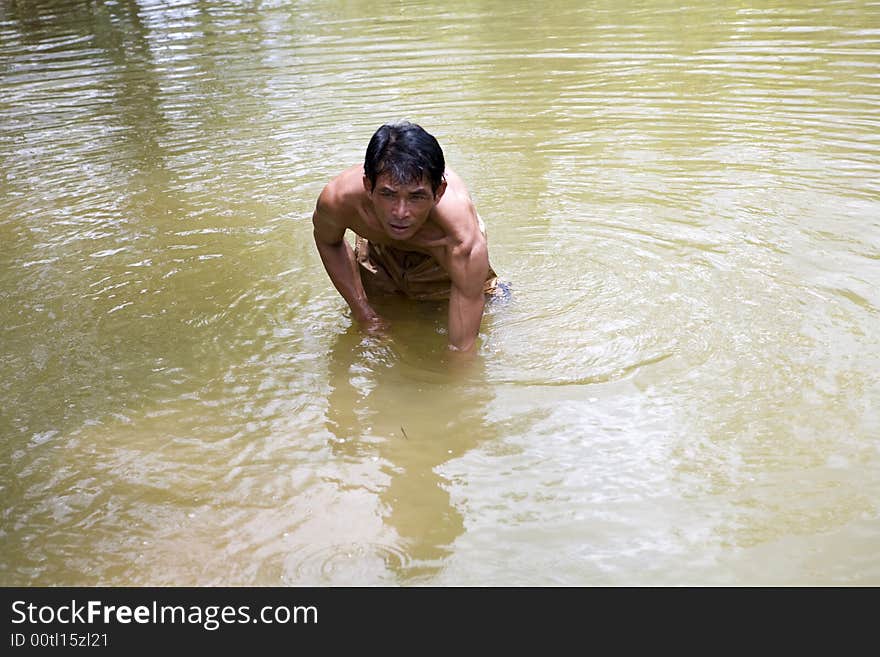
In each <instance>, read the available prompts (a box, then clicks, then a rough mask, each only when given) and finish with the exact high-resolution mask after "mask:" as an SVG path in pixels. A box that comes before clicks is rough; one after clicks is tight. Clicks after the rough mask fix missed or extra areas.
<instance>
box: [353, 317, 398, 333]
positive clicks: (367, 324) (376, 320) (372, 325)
mask: <svg viewBox="0 0 880 657" xmlns="http://www.w3.org/2000/svg"><path fill="white" fill-rule="evenodd" d="M358 324H359V325H360V327H361V328H362V329H363V330H364V331H366V332H367V333H369V334H370V335H387V334H388V331H389V330H390V329H391V324H390V323H389V322H388V320H387V319H385V318H383V317H379V315H373V316H372V317H369V318H367V319H364V320H358Z"/></svg>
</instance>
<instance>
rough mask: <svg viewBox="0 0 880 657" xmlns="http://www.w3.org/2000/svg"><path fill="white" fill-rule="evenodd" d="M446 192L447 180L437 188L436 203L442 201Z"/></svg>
mask: <svg viewBox="0 0 880 657" xmlns="http://www.w3.org/2000/svg"><path fill="white" fill-rule="evenodd" d="M445 191H446V178H444V179H443V180H441V181H440V186H439V187H438V188H437V191H436V192H434V203H438V202H439V201H440V199H441V198H442V197H443V193H444V192H445Z"/></svg>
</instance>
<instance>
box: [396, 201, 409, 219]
mask: <svg viewBox="0 0 880 657" xmlns="http://www.w3.org/2000/svg"><path fill="white" fill-rule="evenodd" d="M408 214H409V204H408V203H407V202H406V199H402V198H401V199H397V202H396V203H395V204H394V216H395V217H401V218H403V217H406V216H407V215H408Z"/></svg>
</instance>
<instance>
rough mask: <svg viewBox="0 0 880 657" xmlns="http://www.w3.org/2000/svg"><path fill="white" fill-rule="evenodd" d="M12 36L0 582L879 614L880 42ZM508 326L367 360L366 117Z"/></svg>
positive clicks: (850, 29) (416, 16)
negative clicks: (323, 227)
mask: <svg viewBox="0 0 880 657" xmlns="http://www.w3.org/2000/svg"><path fill="white" fill-rule="evenodd" d="M383 8H385V9H387V11H386V12H385V13H383V14H382V15H378V14H376V13H375V11H376V5H375V3H367V2H344V3H343V2H339V3H335V2H306V1H300V2H292V3H289V2H250V3H221V2H210V1H198V2H175V3H164V2H158V1H156V2H149V1H147V0H119V1H117V2H110V1H109V0H106V1H100V0H96V1H94V2H67V1H65V2H61V1H60V0H57V1H51V0H44V1H25V0H8V1H6V2H3V3H2V4H0V299H2V303H0V330H2V343H0V403H2V407H0V436H2V442H0V473H2V479H0V483H2V498H3V516H2V526H0V548H2V549H0V583H2V584H4V585H46V584H73V585H77V584H84V585H89V584H111V585H121V584H139V585H153V584H156V585H166V584H173V585H189V584H193V585H275V584H295V585H302V584H317V585H325V584H333V585H338V584H342V585H345V584H355V585H372V584H411V583H430V584H440V585H459V584H501V585H508V584H513V585H519V584H551V585H553V584H574V585H594V584H598V585H630V584H648V585H667V584H681V583H685V584H722V585H723V584H860V585H862V584H878V583H880V558H878V556H877V555H878V554H880V549H878V548H880V508H878V500H880V419H878V410H877V409H878V407H880V404H878V402H880V383H878V378H877V371H878V370H880V329H878V326H880V323H878V309H880V296H878V292H877V290H878V287H880V269H878V259H880V231H878V228H880V221H878V217H880V182H878V181H880V137H878V135H880V131H878V127H880V112H878V110H880V67H878V65H880V48H878V46H880V8H878V6H877V5H876V4H872V3H870V2H864V1H857V0H853V1H849V0H847V1H840V2H822V3H819V2H815V3H812V2H810V3H804V2H794V1H792V0H788V1H780V2H762V3H757V6H755V5H754V3H752V4H749V3H740V2H736V3H722V4H721V5H718V4H717V3H716V4H709V3H706V4H705V6H702V5H696V6H682V5H680V4H679V3H673V2H667V1H662V0H645V1H642V2H626V3H621V2H594V3H583V2H574V1H561V2H551V3H549V4H546V3H545V4H544V5H542V11H541V12H540V13H535V9H534V5H533V4H532V3H502V2H444V3H433V2H404V3H391V4H390V5H384V6H383ZM401 118H408V119H411V120H414V121H417V122H419V123H421V124H422V125H423V126H424V127H425V128H427V129H428V130H429V131H431V132H432V133H433V134H435V135H436V136H437V137H438V139H439V140H440V142H441V144H442V145H443V146H444V148H445V151H446V156H447V161H448V162H449V163H450V165H451V166H453V168H455V169H456V170H457V171H458V173H459V174H460V175H462V177H463V178H464V179H465V180H466V181H467V182H468V184H469V185H470V187H471V189H472V191H473V195H474V197H475V200H476V202H477V206H478V208H479V210H480V213H481V215H482V216H483V218H484V219H485V220H486V223H487V226H488V232H489V242H490V257H491V260H492V263H493V266H494V267H495V269H496V270H497V271H498V272H499V273H500V274H501V275H502V277H503V278H505V279H507V280H508V281H510V283H511V284H512V286H513V289H514V292H515V296H514V300H513V301H512V302H511V303H508V304H506V305H495V306H493V307H491V308H490V309H489V310H488V312H487V315H486V318H485V320H484V323H483V331H482V336H481V344H480V356H479V359H478V362H477V363H476V365H475V367H474V368H473V370H472V371H469V372H467V373H460V372H454V371H450V369H449V367H448V363H447V362H446V357H445V353H444V346H445V336H444V335H443V331H444V325H445V318H444V316H443V313H442V310H438V309H436V308H434V307H431V306H421V305H420V306H416V307H413V306H411V305H409V304H400V303H388V304H385V305H384V306H383V310H384V311H385V313H386V314H387V315H388V316H389V317H390V318H391V320H392V323H393V327H394V328H393V331H392V335H391V337H390V339H388V340H386V341H377V340H375V339H371V338H367V337H364V336H363V335H361V334H360V333H359V332H358V331H357V329H356V328H355V327H353V326H352V322H351V320H350V318H349V316H348V312H347V308H346V307H345V304H344V302H343V301H342V300H341V299H340V298H339V297H338V295H337V294H336V292H335V291H334V290H333V288H332V285H331V284H330V282H329V279H328V278H327V276H326V274H325V273H324V271H323V268H322V266H321V263H320V260H319V259H318V257H317V253H316V251H315V249H314V245H313V242H312V239H311V224H310V215H311V211H312V209H313V206H314V201H315V198H316V197H317V194H318V193H319V192H320V190H321V188H322V186H323V185H324V183H325V182H326V181H327V180H328V179H329V178H330V177H331V176H332V175H334V174H335V173H337V172H338V171H340V170H341V169H342V168H344V167H346V166H348V165H350V164H352V163H355V162H358V161H360V160H361V159H362V156H363V150H364V148H365V147H366V143H367V141H368V139H369V137H370V135H371V134H372V132H373V131H374V130H375V129H376V128H377V127H378V126H379V125H380V124H381V123H384V122H386V121H393V120H397V119H401Z"/></svg>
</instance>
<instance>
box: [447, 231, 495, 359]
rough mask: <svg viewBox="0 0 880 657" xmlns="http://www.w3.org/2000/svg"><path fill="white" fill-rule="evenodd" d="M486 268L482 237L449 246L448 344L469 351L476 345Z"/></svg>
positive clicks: (483, 302) (487, 266) (483, 305)
mask: <svg viewBox="0 0 880 657" xmlns="http://www.w3.org/2000/svg"><path fill="white" fill-rule="evenodd" d="M488 272H489V254H488V250H487V249H486V243H485V241H484V240H477V242H476V243H474V244H470V245H460V246H457V247H455V248H454V249H453V252H452V256H451V259H450V266H449V277H450V278H451V279H452V289H451V291H450V294H449V327H448V329H449V348H450V349H451V350H452V351H463V352H473V351H474V350H475V349H476V344H477V335H478V334H479V332H480V322H481V321H482V319H483V309H484V307H485V305H486V296H485V294H484V292H483V287H484V284H485V282H486V276H487V274H488Z"/></svg>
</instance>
